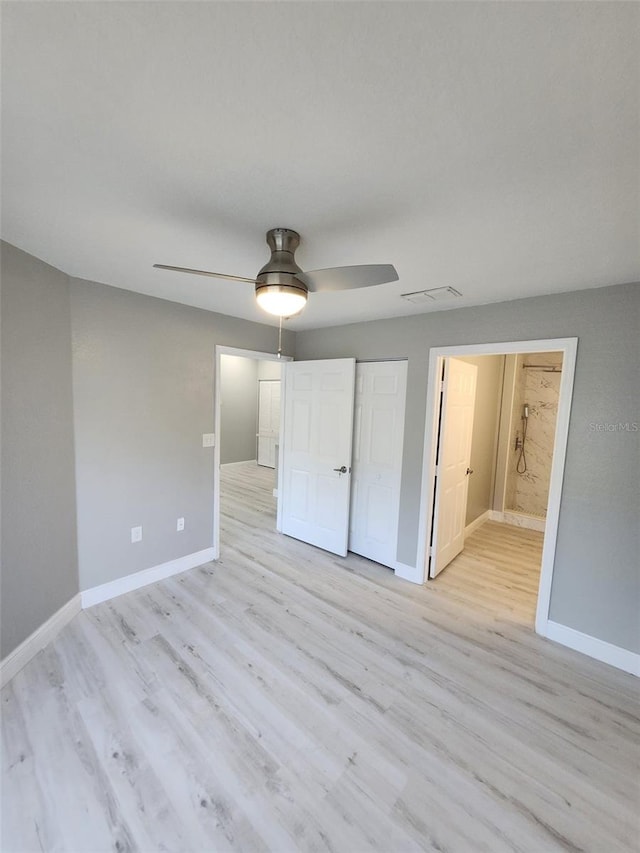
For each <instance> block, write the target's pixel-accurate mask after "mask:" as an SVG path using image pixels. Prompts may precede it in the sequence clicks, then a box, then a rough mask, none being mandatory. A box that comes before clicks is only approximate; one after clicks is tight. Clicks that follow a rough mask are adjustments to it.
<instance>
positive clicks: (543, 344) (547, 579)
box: [412, 338, 578, 636]
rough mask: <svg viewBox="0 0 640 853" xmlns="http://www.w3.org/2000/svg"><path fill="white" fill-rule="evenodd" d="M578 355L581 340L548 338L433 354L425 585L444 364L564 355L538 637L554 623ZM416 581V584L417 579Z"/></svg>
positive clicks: (423, 530)
mask: <svg viewBox="0 0 640 853" xmlns="http://www.w3.org/2000/svg"><path fill="white" fill-rule="evenodd" d="M577 351H578V339H577V338H547V339H544V340H534V341H507V342H499V343H490V344H466V345H462V344H461V345H459V346H447V347H432V348H431V349H430V350H429V365H428V384H427V409H426V419H425V431H424V445H423V447H424V453H423V462H422V488H421V494H420V525H419V529H418V557H417V561H416V577H415V582H416V583H424V582H425V579H426V576H427V566H428V548H427V543H428V542H429V541H430V540H431V525H432V516H433V504H434V497H435V495H434V489H433V486H432V484H433V481H434V477H435V460H436V437H437V432H436V430H437V426H438V407H437V400H438V399H439V388H438V385H439V379H438V377H440V376H441V372H442V360H443V359H445V358H450V357H453V358H455V357H464V356H478V355H519V354H522V353H529V352H561V353H562V356H563V359H562V378H561V380H560V397H559V400H558V415H557V418H556V429H555V438H554V446H553V460H552V463H551V478H550V481H549V501H548V506H547V518H546V524H545V533H544V543H543V548H542V564H541V567H540V584H539V587H538V602H537V606H536V620H535V630H536V633H537V634H541V635H542V636H546V635H547V624H548V621H549V604H550V601H551V584H552V582H553V568H554V562H555V552H556V541H557V537H558V520H559V517H560V500H561V497H562V481H563V477H564V466H565V459H566V453H567V439H568V435H569V417H570V414H571V401H572V398H573V380H574V376H575V366H576V355H577ZM412 580H413V578H412Z"/></svg>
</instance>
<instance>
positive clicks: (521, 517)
mask: <svg viewBox="0 0 640 853" xmlns="http://www.w3.org/2000/svg"><path fill="white" fill-rule="evenodd" d="M489 518H490V519H491V521H498V522H500V524H510V525H511V526H512V527H523V528H524V529H525V530H537V531H538V532H540V533H544V530H545V527H546V523H547V522H546V519H544V518H536V517H535V516H534V515H527V514H526V513H524V512H514V511H511V510H508V509H507V510H505V511H504V512H500V511H499V510H495V509H492V510H489Z"/></svg>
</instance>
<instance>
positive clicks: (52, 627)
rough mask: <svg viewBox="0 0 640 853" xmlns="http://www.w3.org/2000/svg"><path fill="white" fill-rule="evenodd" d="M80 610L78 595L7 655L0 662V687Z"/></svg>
mask: <svg viewBox="0 0 640 853" xmlns="http://www.w3.org/2000/svg"><path fill="white" fill-rule="evenodd" d="M80 610H81V604H80V595H79V594H78V595H74V596H73V598H72V599H71V600H70V601H68V602H67V603H66V604H64V605H63V606H62V607H61V608H60V610H57V611H56V612H55V613H54V614H53V616H50V617H49V619H47V621H46V622H44V623H43V624H42V625H40V627H39V628H36V630H35V631H34V632H33V634H30V635H29V636H28V637H27V639H26V640H23V641H22V642H21V643H20V645H19V646H18V647H17V648H15V649H14V650H13V651H12V652H11V653H10V654H8V655H7V656H6V658H4V660H3V661H1V662H0V687H4V685H5V684H6V683H7V682H8V681H10V680H11V679H12V678H13V676H14V675H16V674H17V673H18V672H20V670H21V669H22V667H23V666H25V664H27V663H29V661H30V660H31V658H33V657H35V656H36V655H37V654H38V652H39V651H40V650H41V649H44V647H45V646H46V645H47V643H50V642H51V640H53V638H54V637H55V636H56V634H57V633H58V632H59V631H60V630H61V629H62V628H64V626H65V625H66V624H67V623H69V622H70V621H71V620H72V619H73V617H74V616H76V615H77V614H78V613H80Z"/></svg>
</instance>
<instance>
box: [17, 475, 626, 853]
mask: <svg viewBox="0 0 640 853" xmlns="http://www.w3.org/2000/svg"><path fill="white" fill-rule="evenodd" d="M272 486H273V473H272V472H270V471H269V470H268V469H255V468H253V469H249V468H227V469H224V472H223V494H224V498H223V515H222V520H221V525H222V531H223V548H222V559H221V560H220V561H219V562H218V563H209V564H207V565H205V566H202V567H201V568H198V569H194V570H192V571H190V572H185V573H184V574H182V575H179V576H176V577H174V578H171V579H168V580H166V581H163V582H161V583H159V584H156V585H154V586H151V587H147V588H145V589H142V590H138V591H136V592H133V593H129V594H127V595H124V596H121V597H120V598H117V599H114V600H112V601H111V602H107V603H104V604H101V605H98V606H96V607H93V608H91V609H90V610H86V611H84V612H82V613H81V614H80V615H79V616H77V617H76V618H75V619H74V620H73V622H72V623H70V624H69V625H68V626H67V627H66V628H65V629H64V631H62V632H61V634H60V635H59V637H58V638H57V639H56V641H55V642H53V643H52V644H50V645H49V646H48V647H47V648H46V649H45V650H44V651H43V652H41V653H40V654H39V655H38V656H37V657H36V658H34V659H33V660H32V661H31V663H30V664H29V665H28V666H27V667H25V669H24V670H23V671H22V672H21V673H19V674H18V675H17V676H16V677H15V678H14V679H13V680H12V682H10V684H9V685H7V687H5V688H4V689H3V691H2V729H3V769H2V783H3V784H2V806H3V809H2V845H1V846H2V851H4V853H18V851H20V852H21V853H22V851H38V850H46V851H74V853H93V852H94V851H96V853H97V851H107V850H114V851H120V853H122V851H130V850H131V851H133V850H136V851H216V852H217V851H237V850H245V851H263V850H271V851H277V853H280V851H283V853H284V851H335V853H359V851H384V853H395V851H418V850H420V851H450V852H451V851H491V853H499V851H531V853H544V852H545V851H566V850H569V851H579V850H584V851H603V853H605V851H606V853H611V851H637V850H638V841H639V829H640V826H639V820H638V794H639V790H638V778H639V748H638V744H639V735H640V720H639V719H638V682H637V680H636V679H634V678H633V677H632V676H630V675H626V674H625V673H622V672H619V671H617V670H614V669H612V668H610V667H608V666H606V665H604V664H601V663H598V662H597V661H593V660H591V659H589V658H586V657H584V656H582V655H580V654H578V653H576V652H572V651H570V650H568V649H565V648H563V647H561V646H558V645H556V644H553V643H551V642H549V641H546V640H543V639H541V638H539V637H537V636H536V635H535V634H534V633H533V632H532V630H531V628H530V622H531V612H532V611H531V605H532V601H533V602H535V585H536V584H535V582H533V581H532V579H531V578H527V577H522V578H520V579H517V580H516V581H514V580H513V579H511V580H509V578H508V572H507V571H506V568H507V567H508V560H509V558H508V555H506V562H500V559H499V556H500V555H498V557H496V555H495V553H493V552H492V551H491V547H490V544H489V539H490V538H491V537H490V536H489V534H490V533H491V531H490V530H486V531H484V528H483V529H482V530H480V531H478V532H477V534H476V535H474V537H473V542H472V541H471V540H469V543H468V548H467V553H466V554H465V555H463V558H464V560H463V561H462V563H461V560H460V559H459V560H458V563H457V564H456V565H455V566H454V565H452V566H451V567H450V568H449V569H447V571H445V572H444V573H443V575H442V576H441V577H440V578H439V579H438V580H437V581H436V582H434V583H431V584H428V585H427V586H426V587H417V586H415V585H412V584H408V583H405V582H402V581H399V580H397V579H396V578H395V577H394V576H393V573H392V572H391V571H389V570H388V569H385V568H383V567H381V566H378V565H376V564H374V563H370V562H369V561H367V560H365V559H362V558H359V557H356V556H354V555H350V556H349V557H348V558H347V559H346V560H341V559H339V558H334V557H333V556H331V555H329V554H326V553H324V552H322V551H319V550H317V549H314V548H311V547H308V546H305V545H303V544H301V543H299V542H296V541H294V540H291V539H288V538H287V537H284V536H280V535H278V534H277V533H275V531H274V526H275V525H274V511H275V501H274V499H273V498H272V496H271V488H272ZM494 532H495V531H494ZM518 533H519V534H521V535H522V531H518ZM480 534H482V535H480ZM525 534H529V532H528V531H525ZM514 541H515V540H514ZM518 547H519V546H518ZM536 547H537V544H536V542H535V540H531V551H532V553H533V552H534V551H535V548H536ZM492 553H493V555H492ZM483 560H484V563H483ZM486 563H489V564H491V565H493V568H492V569H491V570H489V569H487V570H486V571H484V573H483V571H482V566H483V565H484V564H486ZM461 565H462V568H460V566H461ZM478 567H479V570H478ZM450 570H451V571H450ZM465 574H466V580H465ZM496 581H497V583H495V582H496ZM469 582H473V586H472V587H469V586H468V583H469ZM512 589H515V591H516V593H517V595H516V596H515V598H514V597H510V590H512ZM513 600H515V601H516V603H515V604H513V606H512V608H511V609H508V607H505V606H504V605H505V603H507V605H508V602H509V601H513Z"/></svg>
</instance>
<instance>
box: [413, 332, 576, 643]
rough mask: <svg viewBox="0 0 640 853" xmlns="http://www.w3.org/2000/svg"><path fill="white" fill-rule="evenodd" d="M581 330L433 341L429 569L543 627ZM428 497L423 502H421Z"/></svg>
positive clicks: (493, 609) (496, 610) (492, 610)
mask: <svg viewBox="0 0 640 853" xmlns="http://www.w3.org/2000/svg"><path fill="white" fill-rule="evenodd" d="M576 343H577V342H576V341H575V339H562V340H556V341H530V342H519V343H511V344H502V345H500V344H496V345H478V346H467V347H459V348H456V347H447V348H442V349H440V350H437V351H432V354H431V356H432V364H431V368H432V372H431V373H430V377H431V378H430V388H429V400H428V420H427V430H426V439H427V447H430V448H431V453H430V454H428V458H427V460H426V479H425V488H426V489H427V491H428V506H429V510H428V513H429V514H428V518H427V519H426V524H425V531H426V540H425V575H426V576H427V577H429V578H431V579H434V578H435V579H436V580H435V583H439V584H440V585H441V586H442V587H443V588H444V587H447V588H449V587H450V588H451V590H450V591H451V592H452V593H453V594H454V595H456V596H457V597H458V598H462V599H464V598H467V599H468V602H469V606H473V607H474V608H480V607H484V608H485V609H486V610H487V612H488V613H489V614H491V615H493V616H503V617H505V618H511V619H514V620H515V621H517V622H520V623H521V624H523V625H533V624H534V617H535V626H536V630H537V631H538V632H539V633H545V630H544V628H545V626H546V622H547V619H548V609H549V593H550V588H551V578H552V574H553V558H554V553H555V538H556V532H557V521H558V511H559V504H560V491H561V485H562V473H563V469H564V454H565V448H566V437H567V430H568V420H569V410H570V404H571V391H572V386H573V372H574V365H575V352H576ZM423 506H424V504H423Z"/></svg>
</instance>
